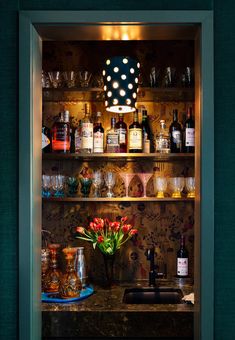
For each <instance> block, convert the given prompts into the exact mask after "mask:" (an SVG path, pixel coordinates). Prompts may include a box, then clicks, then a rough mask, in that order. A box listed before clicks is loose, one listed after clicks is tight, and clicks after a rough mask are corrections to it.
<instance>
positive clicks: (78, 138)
mask: <svg viewBox="0 0 235 340" xmlns="http://www.w3.org/2000/svg"><path fill="white" fill-rule="evenodd" d="M74 144H75V152H76V153H80V152H81V149H82V120H81V119H80V120H79V122H78V127H77V128H76V130H75V133H74Z"/></svg>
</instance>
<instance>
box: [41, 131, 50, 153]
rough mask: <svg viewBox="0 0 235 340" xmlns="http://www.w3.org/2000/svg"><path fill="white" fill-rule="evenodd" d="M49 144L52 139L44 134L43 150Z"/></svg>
mask: <svg viewBox="0 0 235 340" xmlns="http://www.w3.org/2000/svg"><path fill="white" fill-rule="evenodd" d="M49 144H50V139H49V138H48V137H47V136H46V135H45V134H44V133H42V149H44V148H45V147H46V146H47V145H49Z"/></svg>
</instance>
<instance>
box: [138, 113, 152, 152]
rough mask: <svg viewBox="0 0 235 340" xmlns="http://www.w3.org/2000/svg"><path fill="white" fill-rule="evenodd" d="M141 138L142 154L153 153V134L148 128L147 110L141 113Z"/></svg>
mask: <svg viewBox="0 0 235 340" xmlns="http://www.w3.org/2000/svg"><path fill="white" fill-rule="evenodd" d="M141 127H142V137H143V152H144V153H150V152H154V142H153V134H152V131H151V128H150V124H149V119H148V113H147V110H143V111H142V123H141Z"/></svg>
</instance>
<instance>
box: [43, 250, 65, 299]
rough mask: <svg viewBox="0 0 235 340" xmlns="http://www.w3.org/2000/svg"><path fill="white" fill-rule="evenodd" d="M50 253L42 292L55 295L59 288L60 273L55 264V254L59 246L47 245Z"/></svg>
mask: <svg viewBox="0 0 235 340" xmlns="http://www.w3.org/2000/svg"><path fill="white" fill-rule="evenodd" d="M48 248H49V251H50V264H49V269H48V271H47V273H46V275H45V278H44V286H43V289H44V292H46V293H57V292H58V291H59V286H60V278H61V272H60V270H59V269H58V264H57V252H58V249H59V248H60V245H59V244H55V243H53V244H49V246H48Z"/></svg>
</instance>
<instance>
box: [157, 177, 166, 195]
mask: <svg viewBox="0 0 235 340" xmlns="http://www.w3.org/2000/svg"><path fill="white" fill-rule="evenodd" d="M154 187H155V192H156V193H157V195H156V196H157V198H164V192H165V191H166V188H167V179H166V178H165V177H159V176H158V177H157V176H155V177H154Z"/></svg>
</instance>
